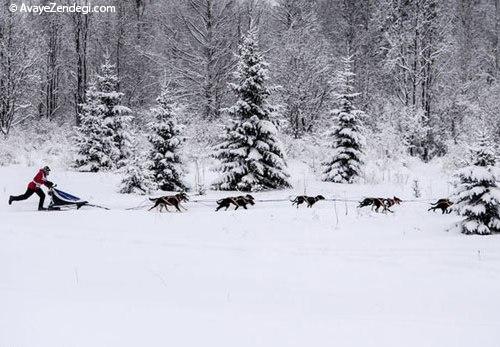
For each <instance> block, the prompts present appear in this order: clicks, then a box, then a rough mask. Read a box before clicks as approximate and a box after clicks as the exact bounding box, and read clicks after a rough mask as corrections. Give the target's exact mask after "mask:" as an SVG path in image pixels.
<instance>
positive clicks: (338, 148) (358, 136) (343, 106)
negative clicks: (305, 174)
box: [323, 57, 365, 183]
mask: <svg viewBox="0 0 500 347" xmlns="http://www.w3.org/2000/svg"><path fill="white" fill-rule="evenodd" d="M342 62H343V65H344V68H343V70H342V71H339V72H338V73H337V76H336V79H335V82H334V88H335V89H336V99H337V103H338V104H339V106H340V109H338V110H334V111H333V112H332V113H333V114H334V115H335V116H336V119H335V123H336V124H335V126H334V129H333V131H331V132H330V134H329V137H330V138H331V140H332V142H333V143H332V145H331V147H332V153H331V154H330V158H329V159H327V160H326V161H325V162H324V163H323V166H324V170H323V181H329V182H336V183H353V182H354V181H356V180H357V178H358V177H359V176H360V175H361V171H362V165H363V161H362V159H361V157H362V155H363V151H362V149H363V144H364V141H365V139H364V137H363V135H362V125H361V120H362V118H363V117H364V116H365V115H364V112H363V111H361V110H358V109H356V108H355V107H354V105H353V103H352V102H353V100H354V98H355V97H356V96H358V95H359V93H355V92H354V87H353V76H354V73H353V72H352V60H351V58H349V57H346V58H343V59H342Z"/></svg>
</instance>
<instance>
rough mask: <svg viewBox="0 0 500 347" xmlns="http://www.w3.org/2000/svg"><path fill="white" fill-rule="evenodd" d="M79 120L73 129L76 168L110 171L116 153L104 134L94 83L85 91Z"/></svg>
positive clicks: (102, 115)
mask: <svg viewBox="0 0 500 347" xmlns="http://www.w3.org/2000/svg"><path fill="white" fill-rule="evenodd" d="M80 119H81V123H80V125H79V126H78V127H77V128H76V129H75V133H76V136H75V143H76V147H77V156H76V160H75V166H76V168H78V169H79V170H81V171H90V172H97V171H101V170H109V169H111V168H112V167H113V158H114V157H115V156H116V155H117V152H116V148H115V146H114V143H113V141H112V140H111V138H109V137H108V136H106V134H105V127H104V114H103V111H102V108H101V101H100V94H99V92H98V91H97V88H96V85H95V83H92V84H91V85H90V87H89V89H88V90H87V93H86V102H85V104H83V105H82V107H81V114H80Z"/></svg>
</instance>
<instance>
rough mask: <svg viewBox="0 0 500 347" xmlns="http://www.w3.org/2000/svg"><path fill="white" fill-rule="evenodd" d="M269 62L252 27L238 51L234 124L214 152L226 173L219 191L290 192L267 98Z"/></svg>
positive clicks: (233, 107) (268, 92) (218, 169)
mask: <svg viewBox="0 0 500 347" xmlns="http://www.w3.org/2000/svg"><path fill="white" fill-rule="evenodd" d="M267 73H268V70H267V63H266V62H265V61H264V59H263V56H262V53H260V52H259V49H258V43H257V28H256V27H254V26H251V28H250V30H249V31H248V34H247V35H246V37H245V38H244V39H243V43H242V44H241V45H240V46H239V55H238V67H237V71H236V72H235V77H236V79H237V83H232V84H231V87H232V89H233V90H234V92H235V93H236V96H237V101H236V104H235V105H234V106H232V107H230V108H229V109H228V110H227V111H228V113H229V115H230V117H231V124H230V125H229V126H228V127H227V128H226V131H225V134H224V135H223V137H222V141H221V143H220V144H218V145H217V146H216V148H215V153H214V157H215V158H217V159H219V160H220V162H221V166H220V167H218V168H216V170H217V171H220V172H222V175H221V177H220V178H219V179H218V180H217V181H216V182H215V183H214V188H215V189H220V190H241V191H258V190H263V189H277V188H284V187H289V186H290V184H289V183H288V179H289V175H288V173H287V172H286V163H285V160H284V153H283V150H282V147H281V144H280V142H279V140H278V138H277V129H276V126H275V124H274V123H273V120H272V119H273V117H274V113H275V112H274V109H273V107H271V106H270V105H269V104H268V102H267V98H268V97H269V95H270V92H271V90H270V88H268V87H267V86H266V81H267V79H268V76H267Z"/></svg>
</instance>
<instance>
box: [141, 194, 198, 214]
mask: <svg viewBox="0 0 500 347" xmlns="http://www.w3.org/2000/svg"><path fill="white" fill-rule="evenodd" d="M149 200H151V201H154V205H153V207H151V208H150V209H149V210H148V211H151V210H152V209H154V208H155V207H157V206H160V207H159V211H160V212H161V211H162V210H163V208H165V210H167V211H169V210H168V207H167V206H173V207H175V208H176V209H177V211H179V212H182V210H181V207H182V208H183V209H184V210H186V211H187V208H185V207H184V206H182V205H181V202H183V201H185V202H187V201H189V198H188V196H187V194H186V193H177V194H175V195H166V196H161V197H159V198H150V199H149Z"/></svg>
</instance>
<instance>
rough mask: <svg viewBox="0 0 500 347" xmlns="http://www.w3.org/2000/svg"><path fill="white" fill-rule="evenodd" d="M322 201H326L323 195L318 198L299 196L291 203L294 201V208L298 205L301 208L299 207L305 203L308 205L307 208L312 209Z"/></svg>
mask: <svg viewBox="0 0 500 347" xmlns="http://www.w3.org/2000/svg"><path fill="white" fill-rule="evenodd" d="M320 200H325V197H324V196H323V195H316V196H307V195H299V196H297V197H296V198H295V199H293V200H291V201H292V206H293V205H295V204H296V205H297V208H299V205H300V204H303V203H306V205H307V207H309V208H310V207H312V206H313V205H314V204H315V203H317V202H318V201H320Z"/></svg>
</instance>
